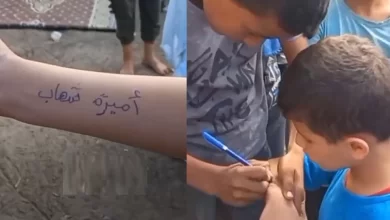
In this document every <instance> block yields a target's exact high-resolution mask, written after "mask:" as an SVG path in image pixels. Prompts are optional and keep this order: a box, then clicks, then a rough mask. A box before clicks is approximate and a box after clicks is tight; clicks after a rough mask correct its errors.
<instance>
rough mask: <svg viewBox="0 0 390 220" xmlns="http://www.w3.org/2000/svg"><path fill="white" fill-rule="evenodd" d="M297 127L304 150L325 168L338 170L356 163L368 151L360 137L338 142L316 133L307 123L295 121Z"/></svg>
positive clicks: (299, 143)
mask: <svg viewBox="0 0 390 220" xmlns="http://www.w3.org/2000/svg"><path fill="white" fill-rule="evenodd" d="M293 123H294V126H295V128H296V129H297V132H298V134H297V139H296V142H297V144H298V145H299V146H301V147H302V148H303V151H304V152H305V153H306V154H307V155H308V156H309V157H310V159H311V160H313V161H315V162H316V163H317V164H318V165H320V166H321V167H322V168H323V169H325V170H338V169H341V168H347V167H351V166H354V165H356V164H357V163H359V161H361V160H363V159H364V158H365V157H366V156H367V154H368V152H369V148H368V144H367V143H366V142H365V141H364V140H362V139H359V138H355V137H347V138H344V139H343V140H340V141H338V142H336V143H330V142H328V141H327V140H326V139H325V138H324V137H322V136H320V135H317V134H315V133H314V132H313V131H311V129H310V128H308V126H306V124H305V123H302V122H293Z"/></svg>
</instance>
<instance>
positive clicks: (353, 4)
mask: <svg viewBox="0 0 390 220" xmlns="http://www.w3.org/2000/svg"><path fill="white" fill-rule="evenodd" d="M345 1H346V3H347V4H348V5H349V7H350V8H351V9H352V10H353V11H354V12H355V13H356V14H358V15H360V16H362V17H365V18H368V19H370V20H375V21H383V20H386V19H388V18H389V17H390V0H345Z"/></svg>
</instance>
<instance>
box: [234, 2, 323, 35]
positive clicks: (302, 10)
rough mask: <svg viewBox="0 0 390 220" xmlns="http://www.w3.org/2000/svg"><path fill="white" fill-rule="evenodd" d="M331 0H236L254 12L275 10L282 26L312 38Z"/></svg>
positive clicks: (286, 29)
mask: <svg viewBox="0 0 390 220" xmlns="http://www.w3.org/2000/svg"><path fill="white" fill-rule="evenodd" d="M329 1H330V0H236V2H238V3H239V4H241V5H242V6H244V7H246V8H248V9H249V10H251V11H252V12H254V13H262V12H264V11H265V10H270V9H271V10H273V11H275V12H276V14H277V15H278V16H279V18H280V26H281V27H282V28H283V29H284V30H285V31H286V32H287V33H289V34H291V35H294V36H295V35H298V34H303V35H304V36H306V37H307V38H311V37H312V36H313V35H314V34H315V33H316V32H317V29H318V27H319V25H320V24H321V22H322V20H323V19H324V18H325V16H326V13H327V12H328V6H329Z"/></svg>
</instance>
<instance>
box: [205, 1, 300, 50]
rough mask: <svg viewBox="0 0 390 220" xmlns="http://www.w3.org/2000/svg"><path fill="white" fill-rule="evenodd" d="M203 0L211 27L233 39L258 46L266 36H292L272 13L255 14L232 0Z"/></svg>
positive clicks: (283, 37)
mask: <svg viewBox="0 0 390 220" xmlns="http://www.w3.org/2000/svg"><path fill="white" fill-rule="evenodd" d="M203 2H204V5H203V6H204V12H205V14H206V16H207V19H208V21H209V23H210V25H211V26H212V27H213V29H214V30H215V31H216V32H218V33H220V34H221V35H225V36H227V37H230V38H232V39H233V40H236V41H243V42H245V43H246V44H248V45H251V46H258V45H260V44H261V43H262V42H263V41H264V40H265V39H266V38H270V37H279V38H282V39H285V38H287V39H289V38H292V37H294V36H291V35H289V34H288V33H286V32H285V31H284V30H282V28H280V25H279V22H278V18H277V16H275V15H274V14H273V13H264V14H262V15H259V14H257V15H256V14H254V13H252V12H251V11H249V10H248V9H246V8H244V7H241V6H240V5H239V4H237V2H235V1H234V0H225V1H224V2H223V4H221V3H220V1H203Z"/></svg>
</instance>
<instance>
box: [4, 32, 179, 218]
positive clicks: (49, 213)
mask: <svg viewBox="0 0 390 220" xmlns="http://www.w3.org/2000/svg"><path fill="white" fill-rule="evenodd" d="M50 33H51V32H46V31H37V30H0V38H1V39H2V40H3V41H5V42H6V43H7V44H8V45H9V46H10V47H11V49H12V50H13V51H15V52H16V53H17V54H18V55H20V56H22V57H25V58H28V59H31V60H36V61H41V62H45V63H50V64H55V65H61V66H66V67H71V68H77V69H84V70H94V71H102V72H112V73H113V74H114V73H116V72H118V71H119V69H120V65H121V59H122V57H121V46H120V44H119V43H118V41H117V39H116V37H115V33H96V32H80V31H66V32H63V36H62V38H61V40H60V41H59V42H53V41H52V40H51V39H50ZM134 49H135V51H136V54H137V56H136V62H137V63H140V62H141V58H142V52H141V51H142V43H141V42H140V41H139V40H137V41H136V42H135V44H134ZM157 49H158V48H157ZM159 54H160V55H161V52H159ZM136 73H137V74H152V73H151V72H150V71H149V70H147V69H145V68H143V67H142V66H141V65H137V67H136ZM0 143H1V144H0V220H154V219H156V220H175V219H177V220H179V219H184V218H185V207H186V206H185V204H186V203H185V164H184V163H183V162H181V161H177V160H173V159H171V158H167V157H165V156H162V155H158V154H154V153H150V152H146V151H143V150H139V149H136V148H133V147H130V146H125V145H122V144H117V143H113V142H109V141H105V140H101V139H97V138H93V137H89V136H83V135H79V134H73V133H69V132H64V131H59V130H55V129H48V128H42V127H37V126H31V125H27V124H24V123H20V122H17V121H15V120H10V119H6V118H0Z"/></svg>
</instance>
